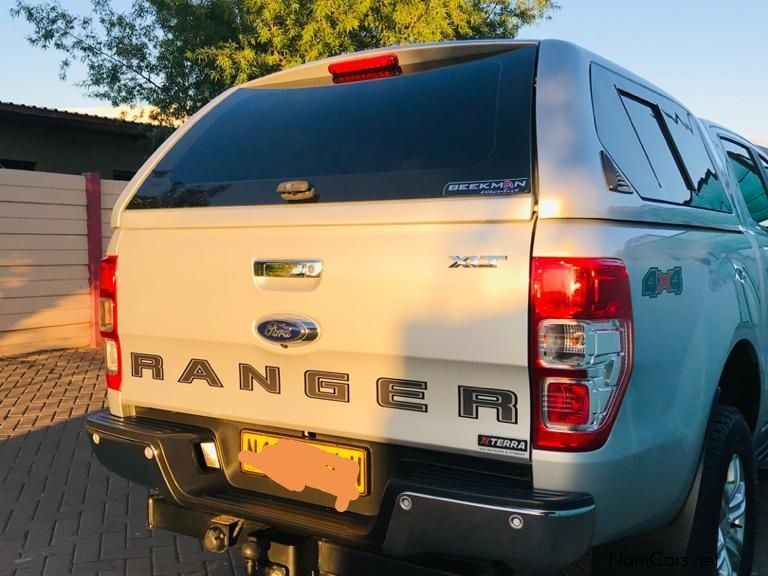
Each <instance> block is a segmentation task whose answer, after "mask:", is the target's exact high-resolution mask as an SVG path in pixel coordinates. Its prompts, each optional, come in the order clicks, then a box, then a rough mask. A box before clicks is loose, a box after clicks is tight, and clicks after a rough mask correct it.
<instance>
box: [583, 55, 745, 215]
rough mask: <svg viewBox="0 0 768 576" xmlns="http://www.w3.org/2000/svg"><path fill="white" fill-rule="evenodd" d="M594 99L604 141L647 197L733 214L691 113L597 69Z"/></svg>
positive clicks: (649, 91)
mask: <svg viewBox="0 0 768 576" xmlns="http://www.w3.org/2000/svg"><path fill="white" fill-rule="evenodd" d="M592 97H593V106H594V112H595V124H596V126H597V131H598V135H599V137H600V141H601V142H602V144H603V146H604V147H605V149H606V152H608V154H609V155H610V156H611V157H612V158H613V160H614V162H615V163H616V165H617V166H618V167H619V169H620V170H621V171H622V173H623V174H624V176H625V177H626V179H627V180H628V181H629V182H630V184H631V185H632V187H633V188H634V189H635V190H636V191H637V193H638V194H639V195H640V196H641V197H642V198H644V199H645V200H651V201H654V202H663V203H667V204H677V205H680V206H689V207H692V208H701V209H705V210H714V211H718V212H728V213H730V212H732V210H733V209H732V207H731V203H730V201H729V200H728V196H727V193H726V191H725V188H724V187H723V184H722V182H721V181H720V179H719V177H718V175H717V171H716V170H715V168H714V163H713V161H712V158H711V156H710V153H709V151H708V150H707V147H706V145H705V144H704V140H703V137H702V135H701V131H700V130H701V129H700V127H699V124H698V122H697V120H696V119H695V118H694V116H693V115H692V114H691V113H690V112H688V111H687V110H685V109H684V108H683V107H682V106H680V105H679V104H677V103H676V102H673V101H672V100H670V99H668V98H665V97H664V96H661V95H660V94H658V93H656V92H654V91H653V90H650V89H649V88H647V87H645V86H642V85H640V84H638V83H636V82H634V81H632V80H629V79H627V78H624V77H622V76H619V75H618V74H615V73H613V72H611V71H609V70H607V69H605V68H603V67H602V66H599V65H596V64H595V65H593V67H592Z"/></svg>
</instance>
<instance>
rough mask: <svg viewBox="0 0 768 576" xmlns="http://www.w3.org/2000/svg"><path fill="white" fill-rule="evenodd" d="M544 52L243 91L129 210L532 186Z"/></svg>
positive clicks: (199, 127) (180, 148)
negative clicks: (301, 195) (537, 80)
mask: <svg viewBox="0 0 768 576" xmlns="http://www.w3.org/2000/svg"><path fill="white" fill-rule="evenodd" d="M536 52H537V47H536V46H534V45H527V46H522V47H516V48H514V49H510V50H507V51H505V52H501V53H496V54H494V55H492V56H486V57H480V58H477V57H475V58H473V59H469V60H467V59H465V60H463V61H459V62H455V61H452V62H446V63H442V64H440V65H435V66H433V67H432V68H430V69H428V70H409V69H407V68H404V69H403V74H402V76H398V77H393V78H384V79H377V80H367V81H361V82H351V83H345V84H336V85H334V84H332V83H330V76H329V83H328V84H327V85H317V86H306V85H300V86H298V87H294V86H279V87H271V88H270V87H265V88H240V89H238V90H236V91H235V92H234V93H233V94H232V95H230V96H229V97H228V98H227V99H226V100H224V101H223V102H222V103H220V104H219V105H218V106H216V107H215V108H214V109H212V110H211V111H210V112H209V113H208V114H206V115H205V116H204V117H203V118H201V119H200V120H199V121H198V122H197V123H196V124H195V125H193V126H192V127H191V128H190V130H189V131H188V132H187V133H186V134H184V135H183V136H182V137H181V139H180V140H179V142H178V143H177V144H176V145H175V146H174V147H173V148H172V149H171V150H170V151H169V152H168V153H167V154H166V155H165V156H164V157H163V158H162V159H161V160H160V162H159V163H158V164H157V166H156V167H155V168H154V169H153V171H152V172H151V173H150V175H149V176H148V177H147V178H146V180H145V181H144V183H143V184H142V186H141V187H140V189H139V190H138V192H137V193H136V195H135V196H134V197H133V199H132V200H131V201H130V203H129V205H128V208H129V209H137V208H175V207H197V206H247V205H262V204H280V203H285V202H286V201H285V200H284V199H282V198H281V195H280V194H279V193H278V192H277V187H278V185H280V184H281V183H282V182H285V181H293V180H302V181H308V182H309V183H310V184H311V186H312V187H313V188H314V189H315V191H316V195H317V197H316V199H317V201H319V202H321V203H325V202H353V201H370V200H397V199H412V198H436V197H443V196H444V195H479V192H477V190H479V189H480V188H481V186H480V184H479V183H481V182H485V183H486V186H490V185H489V184H487V183H488V182H489V181H490V182H494V183H499V182H501V183H502V184H500V185H499V184H497V185H498V186H499V187H500V188H502V189H503V190H505V191H513V192H514V193H526V192H530V190H531V188H530V185H531V174H532V152H531V142H532V130H533V124H532V122H533V119H532V110H533V86H534V82H533V79H534V74H535V64H536ZM507 183H509V185H507ZM451 185H453V186H454V188H456V189H457V190H459V192H462V191H463V193H459V194H454V193H450V194H449V193H448V192H447V191H449V190H453V188H450V186H451ZM461 185H465V186H464V188H461ZM505 193H506V192H505Z"/></svg>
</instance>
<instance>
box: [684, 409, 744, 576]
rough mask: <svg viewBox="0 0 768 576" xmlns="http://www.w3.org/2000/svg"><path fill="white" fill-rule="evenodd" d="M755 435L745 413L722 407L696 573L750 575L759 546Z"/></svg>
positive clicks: (705, 489) (704, 493) (696, 532)
mask: <svg viewBox="0 0 768 576" xmlns="http://www.w3.org/2000/svg"><path fill="white" fill-rule="evenodd" d="M756 468H757V467H756V463H755V454H754V451H753V449H752V434H751V432H750V430H749V427H748V426H747V423H746V421H745V420H744V417H743V416H742V414H741V412H739V411H738V410H737V409H736V408H732V407H730V406H718V407H717V408H716V409H715V414H714V415H713V418H712V422H711V426H710V429H709V433H708V434H707V441H706V446H705V448H704V462H703V468H702V476H701V487H700V491H699V499H698V502H697V504H696V512H695V514H694V520H693V526H692V529H691V538H690V541H689V548H688V550H689V553H688V557H689V561H690V562H691V563H692V564H693V566H692V567H693V572H694V573H697V574H705V573H706V574H716V575H717V576H749V575H750V574H751V573H752V556H753V554H754V549H755V520H756V515H755V504H756V500H755V498H756V488H757V475H756Z"/></svg>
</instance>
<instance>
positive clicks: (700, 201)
mask: <svg viewBox="0 0 768 576" xmlns="http://www.w3.org/2000/svg"><path fill="white" fill-rule="evenodd" d="M659 109H660V110H661V116H662V119H663V120H664V123H665V124H666V126H667V129H668V130H669V134H670V136H671V137H672V140H673V141H674V143H675V145H676V146H677V149H678V150H679V152H680V158H681V160H682V162H683V164H684V172H685V173H684V174H683V176H684V178H686V180H687V185H688V187H689V190H690V191H691V196H690V200H689V201H688V202H686V204H687V205H689V206H693V207H694V208H706V209H708V210H717V211H718V212H731V211H732V208H731V203H730V201H729V200H728V195H727V194H726V192H725V188H724V187H723V183H722V182H721V181H720V179H719V178H718V176H717V171H716V170H715V167H714V164H713V162H712V157H711V156H710V155H709V152H707V148H706V146H705V145H704V140H703V139H702V137H701V132H700V129H699V126H698V122H697V121H696V119H695V118H694V117H693V115H692V114H691V113H690V112H688V111H686V110H684V109H683V108H681V107H679V106H677V105H675V104H674V103H673V102H668V101H662V103H661V105H660V108H659Z"/></svg>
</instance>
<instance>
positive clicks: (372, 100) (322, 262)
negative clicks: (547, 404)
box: [113, 43, 537, 459]
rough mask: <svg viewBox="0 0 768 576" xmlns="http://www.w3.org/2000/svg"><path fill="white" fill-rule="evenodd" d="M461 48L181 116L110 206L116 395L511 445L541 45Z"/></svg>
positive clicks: (148, 402)
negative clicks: (176, 131)
mask: <svg viewBox="0 0 768 576" xmlns="http://www.w3.org/2000/svg"><path fill="white" fill-rule="evenodd" d="M472 46H473V45H471V44H470V45H455V46H453V45H451V46H449V47H448V48H438V47H434V46H433V47H417V48H408V49H403V50H402V51H398V52H397V54H396V55H395V56H397V57H396V58H395V57H394V56H393V57H392V58H388V60H387V61H388V62H390V63H394V64H395V65H394V66H390V67H389V68H387V69H386V70H384V71H382V70H378V71H377V74H378V76H376V78H377V79H374V80H369V79H368V78H369V76H367V75H365V74H362V75H359V76H358V75H353V76H351V77H350V76H346V77H344V78H337V77H336V76H334V77H333V78H332V77H331V76H330V75H329V74H328V71H327V70H326V68H327V67H325V66H320V65H318V66H319V67H318V66H314V67H312V66H310V67H309V68H308V69H307V70H309V72H306V74H307V75H309V76H308V77H307V78H304V79H300V80H297V81H296V82H295V84H290V83H288V84H287V85H286V84H285V83H282V84H281V83H278V84H277V85H276V86H266V87H265V86H256V87H246V88H240V89H238V90H235V91H234V92H232V93H231V94H230V95H229V96H228V97H226V98H225V99H223V100H222V101H221V102H220V103H218V104H217V105H215V106H214V107H212V108H211V109H210V110H208V111H207V112H206V113H205V114H203V115H202V116H201V117H200V118H199V119H197V120H196V121H195V122H194V123H192V126H191V127H187V128H184V129H182V131H181V135H180V136H179V135H177V137H175V138H174V140H173V141H174V144H173V145H172V146H170V147H168V149H167V150H165V151H164V152H163V154H161V155H160V159H159V160H158V161H157V162H156V164H154V165H153V166H151V167H150V169H149V170H148V171H147V173H146V175H145V177H143V179H142V181H141V182H140V183H139V184H140V185H139V187H138V190H137V191H135V193H134V194H133V195H132V197H131V198H130V201H129V202H128V203H127V205H126V204H121V205H120V206H118V207H117V208H116V210H117V211H118V212H117V216H118V217H117V218H116V220H118V221H119V225H120V231H119V235H118V238H117V240H116V241H115V242H114V243H113V249H115V248H116V250H117V254H118V259H119V265H118V270H119V272H118V274H119V281H118V284H119V288H118V291H117V292H118V294H117V298H118V305H119V306H118V309H119V314H118V316H119V336H120V343H121V351H122V356H121V357H122V363H123V366H124V370H123V384H122V402H123V403H126V404H129V405H137V406H146V407H154V408H161V409H166V410H175V411H178V412H189V413H194V414H201V415H207V416H213V417H218V418H223V419H230V420H237V421H242V422H246V423H252V425H253V427H254V428H258V427H259V426H269V427H278V428H285V429H290V430H295V431H306V432H314V433H319V434H328V435H335V436H340V437H343V438H350V439H355V438H360V439H366V440H371V441H380V442H394V443H400V444H408V445H414V446H422V447H431V448H435V449H439V450H448V451H462V452H467V453H478V452H484V453H487V454H491V455H493V456H496V457H505V458H512V459H528V457H529V446H528V440H529V435H530V420H529V419H530V398H529V391H528V388H529V386H528V371H527V363H528V362H527V355H528V277H529V258H530V250H531V239H532V234H533V196H532V193H531V192H532V186H531V179H532V175H533V171H532V151H531V147H532V144H531V140H532V138H531V136H532V129H533V128H532V113H533V112H532V111H533V104H532V102H533V86H534V82H533V78H534V74H535V61H536V50H537V48H536V46H535V45H531V44H525V43H522V44H519V45H514V46H513V45H503V46H496V47H494V46H493V45H491V44H482V45H476V46H474V48H472ZM469 48H471V49H472V50H474V52H472V53H464V52H466V51H467V50H468V49H469ZM481 48H482V50H486V51H487V52H488V53H483V54H479V53H477V51H478V50H480V49H481ZM318 70H319V72H318ZM318 74H319V76H318ZM323 74H324V76H323ZM382 75H383V76H382ZM286 191H290V193H288V194H286V193H285V192H286ZM294 193H296V194H294ZM286 274H287V275H288V276H287V277H285V276H284V275H286Z"/></svg>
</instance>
